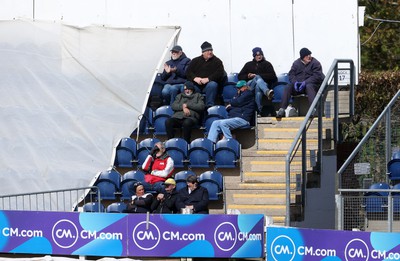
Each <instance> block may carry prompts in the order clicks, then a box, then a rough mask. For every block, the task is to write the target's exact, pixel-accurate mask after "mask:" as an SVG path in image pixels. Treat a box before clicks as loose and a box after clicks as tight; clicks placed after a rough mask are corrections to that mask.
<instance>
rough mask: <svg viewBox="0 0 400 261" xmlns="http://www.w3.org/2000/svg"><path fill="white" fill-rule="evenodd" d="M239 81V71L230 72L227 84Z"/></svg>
mask: <svg viewBox="0 0 400 261" xmlns="http://www.w3.org/2000/svg"><path fill="white" fill-rule="evenodd" d="M238 81H239V79H238V73H230V74H228V75H227V81H226V85H231V84H233V85H236V83H237V82H238Z"/></svg>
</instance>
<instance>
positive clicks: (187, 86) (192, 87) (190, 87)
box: [185, 81, 195, 91]
mask: <svg viewBox="0 0 400 261" xmlns="http://www.w3.org/2000/svg"><path fill="white" fill-rule="evenodd" d="M185 87H186V89H189V90H193V91H194V90H195V88H194V84H193V83H192V82H191V81H186V82H185Z"/></svg>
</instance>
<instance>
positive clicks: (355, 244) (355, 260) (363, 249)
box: [344, 238, 369, 261]
mask: <svg viewBox="0 0 400 261" xmlns="http://www.w3.org/2000/svg"><path fill="white" fill-rule="evenodd" d="M344 255H345V258H346V261H367V260H368V259H369V247H368V245H367V244H366V243H365V242H364V240H362V239H359V238H355V239H353V240H351V241H350V242H349V243H347V245H346V248H345V250H344Z"/></svg>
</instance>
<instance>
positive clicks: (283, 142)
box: [258, 139, 318, 151]
mask: <svg viewBox="0 0 400 261" xmlns="http://www.w3.org/2000/svg"><path fill="white" fill-rule="evenodd" d="M292 143H293V139H259V140H258V149H260V150H280V151H282V150H286V151H288V150H289V149H290V147H291V146H292ZM317 148H318V140H317V139H307V150H316V149H317Z"/></svg>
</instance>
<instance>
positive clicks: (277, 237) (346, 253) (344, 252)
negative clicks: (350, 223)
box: [266, 227, 400, 261]
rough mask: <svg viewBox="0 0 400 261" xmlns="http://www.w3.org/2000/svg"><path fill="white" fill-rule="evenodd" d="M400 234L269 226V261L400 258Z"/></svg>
mask: <svg viewBox="0 0 400 261" xmlns="http://www.w3.org/2000/svg"><path fill="white" fill-rule="evenodd" d="M399 243H400V233H383V232H360V231H338V230H320V229H298V228H284V227H268V228H267V249H266V253H267V260H268V261H289V260H290V261H300V260H307V261H313V260H318V261H320V260H325V261H328V260H329V261H333V260H335V261H336V260H337V261H339V260H343V261H350V260H351V261H371V260H400V244H399Z"/></svg>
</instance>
